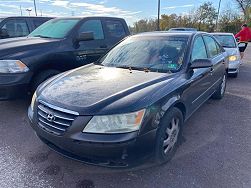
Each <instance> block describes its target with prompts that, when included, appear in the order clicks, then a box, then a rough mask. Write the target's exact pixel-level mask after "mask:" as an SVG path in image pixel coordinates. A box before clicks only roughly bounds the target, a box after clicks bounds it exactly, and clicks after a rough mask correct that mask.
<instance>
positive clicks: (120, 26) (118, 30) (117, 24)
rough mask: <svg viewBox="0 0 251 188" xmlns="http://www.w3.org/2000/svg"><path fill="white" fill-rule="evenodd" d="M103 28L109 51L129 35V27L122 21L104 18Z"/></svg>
mask: <svg viewBox="0 0 251 188" xmlns="http://www.w3.org/2000/svg"><path fill="white" fill-rule="evenodd" d="M103 26H104V31H105V35H106V45H107V48H108V49H110V48H112V47H113V46H114V45H115V44H116V43H118V42H119V41H120V40H122V39H123V38H125V37H126V36H128V35H129V33H128V29H127V25H126V24H125V21H123V20H122V19H113V18H104V19H103Z"/></svg>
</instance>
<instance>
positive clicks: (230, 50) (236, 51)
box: [224, 48, 239, 56]
mask: <svg viewBox="0 0 251 188" xmlns="http://www.w3.org/2000/svg"><path fill="white" fill-rule="evenodd" d="M224 49H225V51H226V52H227V54H228V56H231V55H239V49H238V48H224Z"/></svg>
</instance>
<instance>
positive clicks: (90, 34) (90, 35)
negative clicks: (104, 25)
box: [77, 32, 94, 42]
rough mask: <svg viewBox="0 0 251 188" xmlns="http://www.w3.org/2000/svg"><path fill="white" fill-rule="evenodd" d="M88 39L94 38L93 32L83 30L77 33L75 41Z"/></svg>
mask: <svg viewBox="0 0 251 188" xmlns="http://www.w3.org/2000/svg"><path fill="white" fill-rule="evenodd" d="M88 40H94V33H93V32H84V33H80V34H79V35H78V38H77V41H78V42H80V41H88Z"/></svg>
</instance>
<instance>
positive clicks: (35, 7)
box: [34, 0, 37, 16]
mask: <svg viewBox="0 0 251 188" xmlns="http://www.w3.org/2000/svg"><path fill="white" fill-rule="evenodd" d="M34 9H35V14H36V16H37V6H36V0H34Z"/></svg>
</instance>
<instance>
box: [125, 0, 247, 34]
mask: <svg viewBox="0 0 251 188" xmlns="http://www.w3.org/2000/svg"><path fill="white" fill-rule="evenodd" d="M236 1H238V0H236ZM247 1H250V2H251V0H247ZM247 1H246V2H247ZM241 2H243V1H241ZM237 5H238V4H237ZM238 6H240V5H238ZM246 9H247V10H246ZM235 10H236V9H235ZM235 10H233V9H232V8H227V9H226V10H224V11H222V13H221V14H220V15H219V20H218V24H217V23H216V20H217V17H218V13H217V10H216V8H215V7H214V6H213V3H212V2H205V3H203V4H202V5H200V6H199V7H198V8H197V9H195V10H191V11H190V12H189V13H188V14H186V15H177V14H171V15H166V14H163V15H161V18H160V30H162V31H165V30H168V29H170V28H175V27H190V28H196V29H198V30H200V31H206V32H214V31H219V32H231V33H236V32H238V31H239V30H240V26H241V25H242V24H243V23H244V22H245V21H246V22H247V21H248V20H249V13H247V12H248V10H250V8H249V7H248V6H247V5H246V7H245V12H246V13H245V14H240V11H235ZM240 10H241V9H240ZM241 11H243V10H241ZM243 13H244V12H243ZM243 15H244V16H243ZM130 30H131V32H132V33H139V32H147V31H156V30H157V19H141V20H139V21H137V22H135V23H134V24H133V26H132V27H130Z"/></svg>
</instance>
